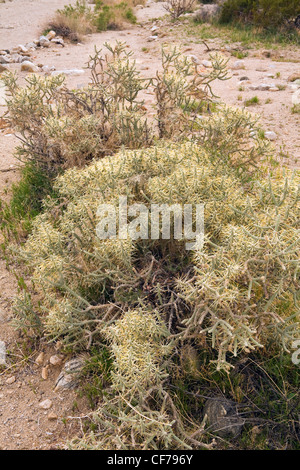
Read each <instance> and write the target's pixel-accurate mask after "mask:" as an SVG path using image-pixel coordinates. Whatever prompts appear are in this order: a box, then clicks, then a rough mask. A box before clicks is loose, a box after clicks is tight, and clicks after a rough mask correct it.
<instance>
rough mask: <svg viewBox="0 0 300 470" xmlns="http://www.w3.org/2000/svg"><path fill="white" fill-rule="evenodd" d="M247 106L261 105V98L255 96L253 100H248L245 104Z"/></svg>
mask: <svg viewBox="0 0 300 470" xmlns="http://www.w3.org/2000/svg"><path fill="white" fill-rule="evenodd" d="M244 104H245V106H246V107H248V106H256V105H258V104H259V98H258V97H257V96H253V98H249V99H248V100H245V102H244Z"/></svg>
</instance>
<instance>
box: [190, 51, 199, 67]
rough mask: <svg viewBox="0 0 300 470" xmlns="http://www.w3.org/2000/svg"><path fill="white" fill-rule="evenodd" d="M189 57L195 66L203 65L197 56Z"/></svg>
mask: <svg viewBox="0 0 300 470" xmlns="http://www.w3.org/2000/svg"><path fill="white" fill-rule="evenodd" d="M189 57H190V59H191V61H192V62H194V64H196V65H201V62H200V60H199V59H198V57H197V56H196V55H193V54H191V55H190V56H189Z"/></svg>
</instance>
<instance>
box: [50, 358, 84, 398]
mask: <svg viewBox="0 0 300 470" xmlns="http://www.w3.org/2000/svg"><path fill="white" fill-rule="evenodd" d="M84 362H85V359H84V357H75V358H74V359H71V360H70V361H68V362H66V364H65V366H64V368H63V370H62V371H61V373H60V374H59V376H58V378H57V380H56V384H55V389H54V390H55V391H57V390H59V389H73V388H76V387H77V385H78V377H79V373H80V371H81V369H82V368H83V366H84Z"/></svg>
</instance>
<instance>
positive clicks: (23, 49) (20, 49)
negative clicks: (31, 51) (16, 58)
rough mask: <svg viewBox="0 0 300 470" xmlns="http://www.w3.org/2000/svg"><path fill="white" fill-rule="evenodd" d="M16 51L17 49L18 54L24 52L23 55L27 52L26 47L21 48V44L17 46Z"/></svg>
mask: <svg viewBox="0 0 300 470" xmlns="http://www.w3.org/2000/svg"><path fill="white" fill-rule="evenodd" d="M18 49H19V51H18V52H25V53H27V52H28V49H27V47H25V46H23V44H19V46H18Z"/></svg>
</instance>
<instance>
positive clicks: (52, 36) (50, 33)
mask: <svg viewBox="0 0 300 470" xmlns="http://www.w3.org/2000/svg"><path fill="white" fill-rule="evenodd" d="M55 36H56V32H55V31H49V33H48V34H47V35H46V38H47V39H49V41H51V39H54V38H55Z"/></svg>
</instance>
